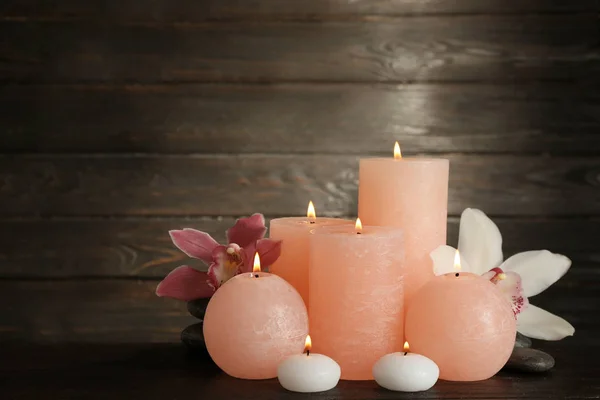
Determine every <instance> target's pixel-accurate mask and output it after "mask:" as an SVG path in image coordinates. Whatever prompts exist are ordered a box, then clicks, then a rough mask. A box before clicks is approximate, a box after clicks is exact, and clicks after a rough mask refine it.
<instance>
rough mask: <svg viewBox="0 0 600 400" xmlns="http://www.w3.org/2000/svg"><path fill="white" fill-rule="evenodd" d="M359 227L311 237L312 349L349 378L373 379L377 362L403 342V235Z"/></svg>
mask: <svg viewBox="0 0 600 400" xmlns="http://www.w3.org/2000/svg"><path fill="white" fill-rule="evenodd" d="M359 223H360V220H357V226H356V227H355V226H352V225H350V226H348V225H342V226H329V227H323V228H318V229H315V230H313V232H312V234H311V238H310V247H311V253H310V275H309V279H310V307H309V318H310V330H311V336H312V337H313V339H314V350H315V352H318V353H323V354H326V355H328V356H329V357H331V358H333V359H334V360H335V361H336V362H337V363H338V364H340V367H341V369H342V379H345V380H372V379H373V373H372V369H373V365H374V364H375V363H376V362H377V360H379V359H380V358H381V357H383V356H384V355H385V354H388V353H393V352H397V351H400V350H402V345H403V343H404V330H403V325H404V284H403V271H404V264H403V257H404V248H403V246H402V231H401V230H399V229H396V228H388V227H379V226H365V227H364V229H363V228H362V227H361V226H359Z"/></svg>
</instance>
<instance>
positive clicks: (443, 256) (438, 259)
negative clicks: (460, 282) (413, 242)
mask: <svg viewBox="0 0 600 400" xmlns="http://www.w3.org/2000/svg"><path fill="white" fill-rule="evenodd" d="M455 255H456V249H455V248H454V247H451V246H447V245H442V246H440V247H438V248H437V249H435V250H434V251H432V252H431V253H429V256H430V257H431V259H432V260H433V273H434V274H435V275H444V274H450V273H453V272H470V271H471V269H470V266H469V263H468V262H467V260H465V259H464V258H463V257H462V254H461V257H460V271H457V270H456V269H455V268H454V256H455Z"/></svg>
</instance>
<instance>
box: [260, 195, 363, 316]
mask: <svg viewBox="0 0 600 400" xmlns="http://www.w3.org/2000/svg"><path fill="white" fill-rule="evenodd" d="M344 224H347V225H351V224H352V221H349V220H346V219H339V218H321V217H319V218H317V215H316V212H315V208H314V206H313V203H312V201H311V202H309V203H308V210H307V213H306V218H304V217H290V218H277V219H273V220H271V224H270V233H269V237H271V238H272V239H276V240H282V243H281V255H280V256H279V258H278V259H277V261H276V262H275V263H274V264H273V265H271V267H270V271H271V272H272V273H274V274H276V275H279V276H280V277H282V278H283V279H285V280H286V281H288V282H289V283H290V284H291V285H292V286H293V287H294V288H296V290H297V291H298V293H300V295H301V296H302V299H304V303H305V304H306V306H307V307H308V301H309V300H308V264H309V254H310V247H309V242H308V235H309V232H310V230H311V229H314V228H317V227H320V226H328V225H344Z"/></svg>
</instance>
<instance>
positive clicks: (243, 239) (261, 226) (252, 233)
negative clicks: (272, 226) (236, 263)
mask: <svg viewBox="0 0 600 400" xmlns="http://www.w3.org/2000/svg"><path fill="white" fill-rule="evenodd" d="M266 232H267V227H266V226H265V217H264V216H263V215H262V214H254V215H252V216H251V217H247V218H240V219H238V220H237V221H236V222H235V225H234V226H232V227H231V228H229V229H228V230H227V240H229V243H236V244H238V245H239V246H240V247H246V246H248V245H250V244H252V243H254V242H256V241H257V240H260V239H262V238H263V237H264V236H265V233H266Z"/></svg>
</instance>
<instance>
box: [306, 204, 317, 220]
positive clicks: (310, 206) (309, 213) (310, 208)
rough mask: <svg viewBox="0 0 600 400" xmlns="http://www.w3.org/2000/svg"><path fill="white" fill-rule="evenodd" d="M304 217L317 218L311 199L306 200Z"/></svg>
mask: <svg viewBox="0 0 600 400" xmlns="http://www.w3.org/2000/svg"><path fill="white" fill-rule="evenodd" d="M306 217H307V218H308V219H309V220H311V221H314V220H315V219H317V213H316V212H315V206H314V204H313V202H312V201H309V202H308V210H306Z"/></svg>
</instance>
